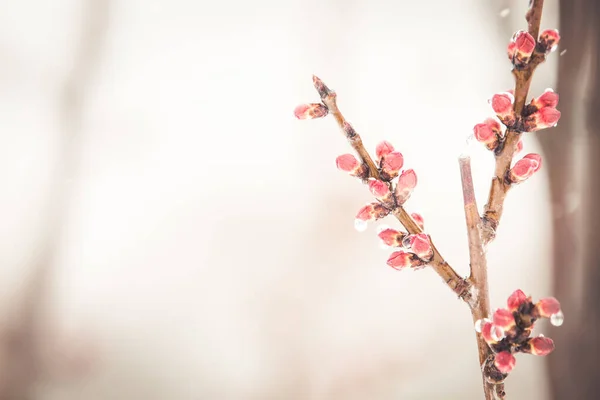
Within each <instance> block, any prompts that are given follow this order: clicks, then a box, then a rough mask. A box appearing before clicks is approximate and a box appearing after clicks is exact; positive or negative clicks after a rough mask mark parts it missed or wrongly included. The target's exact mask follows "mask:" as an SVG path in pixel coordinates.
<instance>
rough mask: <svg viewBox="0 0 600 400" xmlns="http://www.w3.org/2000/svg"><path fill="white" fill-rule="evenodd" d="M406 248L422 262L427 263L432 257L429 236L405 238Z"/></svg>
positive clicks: (420, 234) (419, 234) (421, 235)
mask: <svg viewBox="0 0 600 400" xmlns="http://www.w3.org/2000/svg"><path fill="white" fill-rule="evenodd" d="M406 239H407V240H405V242H406V241H408V247H410V249H411V250H412V251H413V253H415V254H416V255H417V257H419V258H420V259H421V260H423V261H429V260H431V258H432V257H433V248H432V247H431V241H430V240H429V236H427V234H425V233H418V234H416V235H410V236H408V237H407V238H406Z"/></svg>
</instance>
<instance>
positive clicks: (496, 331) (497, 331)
mask: <svg viewBox="0 0 600 400" xmlns="http://www.w3.org/2000/svg"><path fill="white" fill-rule="evenodd" d="M490 336H491V337H492V339H494V340H495V341H496V342H499V341H501V340H502V339H504V331H503V330H502V329H501V328H498V327H497V326H492V329H491V331H490Z"/></svg>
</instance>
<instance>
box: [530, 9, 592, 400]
mask: <svg viewBox="0 0 600 400" xmlns="http://www.w3.org/2000/svg"><path fill="white" fill-rule="evenodd" d="M560 33H561V36H562V39H561V45H560V49H559V52H560V51H565V50H566V53H564V55H563V56H561V57H560V60H559V75H558V88H557V91H558V93H559V94H560V105H559V107H560V109H561V111H562V115H563V116H562V119H561V122H560V123H559V125H558V127H557V129H553V130H551V131H548V132H545V133H543V134H540V135H539V136H538V137H539V139H540V141H541V143H542V146H543V148H544V152H545V154H546V156H547V157H546V158H545V159H546V160H548V162H547V163H546V166H547V168H548V170H549V174H550V177H551V182H550V188H551V197H552V202H553V214H554V221H553V223H554V282H555V283H554V285H555V294H556V297H557V298H559V299H560V301H561V304H562V307H563V310H564V313H565V324H564V325H563V326H562V327H561V328H560V329H556V328H554V329H553V330H552V332H551V336H552V337H553V338H555V342H556V351H555V353H554V355H553V356H552V357H550V358H549V360H548V361H549V372H550V384H551V389H552V396H553V398H554V399H557V400H558V399H560V400H563V399H572V400H579V399H596V398H598V393H600V372H599V369H598V360H599V359H600V336H599V334H598V332H599V331H600V290H599V289H600V245H599V244H600V228H599V226H600V179H599V178H598V173H600V1H598V0H563V1H561V2H560ZM579 160H581V161H579ZM578 165H580V166H581V167H578ZM577 182H580V183H579V184H577ZM576 191H579V193H576ZM577 194H580V195H581V203H580V204H579V205H578V206H577V203H576V200H574V198H577ZM574 202H575V204H574ZM575 206H576V207H575ZM578 221H580V222H578Z"/></svg>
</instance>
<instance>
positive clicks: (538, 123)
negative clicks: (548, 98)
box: [523, 107, 560, 132]
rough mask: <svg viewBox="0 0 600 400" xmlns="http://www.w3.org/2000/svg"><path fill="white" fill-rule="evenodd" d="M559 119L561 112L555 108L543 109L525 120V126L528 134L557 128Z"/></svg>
mask: <svg viewBox="0 0 600 400" xmlns="http://www.w3.org/2000/svg"><path fill="white" fill-rule="evenodd" d="M559 119H560V111H558V110H557V109H556V108H553V107H543V108H540V109H539V110H538V111H536V112H534V113H533V114H531V115H530V116H528V117H527V118H525V120H524V121H523V124H524V127H525V130H526V131H527V132H535V131H539V130H541V129H546V128H552V127H554V126H556V124H557V123H558V120H559Z"/></svg>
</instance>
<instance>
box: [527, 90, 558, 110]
mask: <svg viewBox="0 0 600 400" xmlns="http://www.w3.org/2000/svg"><path fill="white" fill-rule="evenodd" d="M531 104H532V105H533V106H535V107H536V108H537V109H538V110H539V109H540V108H543V107H551V108H556V106H557V105H558V93H556V92H555V91H554V90H552V89H546V91H545V92H544V93H542V95H541V96H540V97H536V98H535V99H533V100H531Z"/></svg>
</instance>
